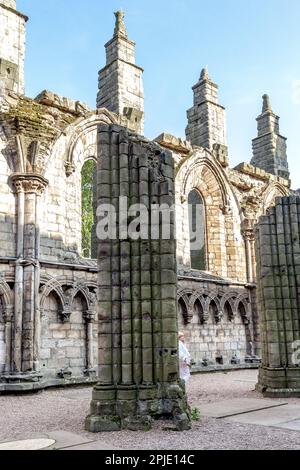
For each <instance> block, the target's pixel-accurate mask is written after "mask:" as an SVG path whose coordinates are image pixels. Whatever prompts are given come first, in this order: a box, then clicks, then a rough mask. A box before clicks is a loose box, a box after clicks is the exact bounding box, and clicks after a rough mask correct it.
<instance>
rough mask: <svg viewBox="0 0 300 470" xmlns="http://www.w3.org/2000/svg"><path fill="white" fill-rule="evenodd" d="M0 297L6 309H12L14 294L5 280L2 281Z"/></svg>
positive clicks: (0, 281)
mask: <svg viewBox="0 0 300 470" xmlns="http://www.w3.org/2000/svg"><path fill="white" fill-rule="evenodd" d="M0 297H2V299H3V307H4V309H9V308H11V309H12V306H13V292H12V290H11V288H10V287H9V285H8V284H7V282H6V281H5V280H4V279H0Z"/></svg>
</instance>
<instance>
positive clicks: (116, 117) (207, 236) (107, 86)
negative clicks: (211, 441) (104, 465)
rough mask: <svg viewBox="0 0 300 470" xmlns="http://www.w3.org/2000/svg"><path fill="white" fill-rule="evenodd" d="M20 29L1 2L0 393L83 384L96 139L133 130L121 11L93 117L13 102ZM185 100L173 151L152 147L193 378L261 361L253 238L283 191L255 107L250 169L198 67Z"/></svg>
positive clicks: (89, 375) (93, 341) (133, 70)
mask: <svg viewBox="0 0 300 470" xmlns="http://www.w3.org/2000/svg"><path fill="white" fill-rule="evenodd" d="M27 20H28V18H27V17H26V16H25V15H23V14H21V13H20V12H18V11H17V9H16V2H15V1H14V0H6V1H3V0H2V1H1V0H0V25H1V27H0V38H1V41H0V88H1V92H0V377H1V378H0V390H19V389H21V390H24V389H29V390H30V389H33V388H43V387H45V386H49V385H57V384H64V383H81V382H93V381H95V380H96V372H97V364H98V359H97V357H98V351H97V332H98V327H99V326H100V327H101V320H100V319H99V318H98V314H97V309H96V304H97V302H96V294H97V282H98V281H97V261H96V257H97V256H96V244H97V240H96V230H95V224H96V217H95V212H96V197H95V194H96V171H95V168H96V164H97V161H98V159H99V158H101V151H102V150H101V148H98V144H97V129H98V127H99V125H103V124H106V125H120V126H123V127H125V128H127V129H128V130H129V131H132V132H134V133H136V134H138V135H140V134H143V132H144V119H145V115H144V90H143V83H142V76H143V70H142V68H141V67H140V66H139V65H137V64H136V63H135V43H134V42H133V41H131V40H130V39H129V37H128V34H127V31H126V27H125V23H124V14H123V13H122V12H117V13H116V23H115V29H114V32H113V37H112V38H111V40H110V41H108V43H106V46H105V48H106V64H104V67H102V68H101V70H100V72H99V88H98V91H97V90H95V95H96V94H97V105H96V109H91V108H90V107H88V106H87V105H85V104H84V103H82V102H81V101H73V100H70V99H68V98H65V97H61V96H59V95H58V94H56V93H53V92H51V91H47V90H44V91H42V92H41V93H39V95H38V96H37V97H35V98H34V99H33V98H30V97H27V96H26V95H25V91H24V90H25V88H24V54H25V26H26V22H27ZM1 35H2V36H1ZM193 92H194V101H193V106H192V107H191V108H190V109H189V111H188V115H187V129H186V140H184V139H182V138H178V137H175V136H172V135H170V134H166V133H164V132H162V133H161V135H159V136H158V137H157V138H156V139H155V144H153V145H156V144H158V145H159V146H160V148H162V149H164V150H165V151H166V152H170V153H171V155H172V158H173V161H174V165H175V206H176V211H175V212H176V214H175V219H176V240H177V241H176V253H177V266H178V269H177V274H178V290H177V301H178V321H179V325H180V328H181V329H184V331H185V333H186V337H187V343H188V347H189V349H190V351H191V353H192V356H193V360H194V362H195V366H196V367H198V368H200V369H202V368H208V367H213V368H214V367H234V365H235V364H238V363H239V366H246V364H248V363H253V362H257V361H258V360H259V359H258V358H257V356H260V352H261V348H260V327H259V324H258V316H257V308H256V255H255V247H254V240H255V237H254V226H255V224H256V223H257V220H258V218H259V217H260V216H261V215H263V214H265V213H266V211H267V209H268V208H269V207H271V206H273V205H274V201H275V198H276V197H277V196H288V195H289V194H290V192H291V190H290V181H289V179H288V178H289V173H288V164H287V155H286V140H285V139H284V138H283V137H282V136H281V133H280V131H279V119H278V117H277V116H276V114H275V113H274V112H273V111H272V108H271V104H270V99H269V98H268V97H266V96H264V98H263V108H262V113H261V114H260V116H259V117H258V136H257V137H256V138H255V139H254V142H253V159H252V164H249V163H241V164H240V165H238V166H237V167H236V168H231V167H230V165H229V161H230V149H228V146H227V138H226V111H225V109H224V107H223V106H222V105H221V104H220V102H219V96H218V94H219V89H218V86H217V85H216V84H215V83H214V81H213V80H212V79H211V77H210V75H209V73H208V71H207V70H206V69H204V70H203V71H202V72H201V75H200V78H199V80H198V81H197V83H196V85H195V86H194V87H193ZM137 139H140V140H141V143H142V142H143V139H144V138H143V137H137ZM249 160H250V157H249ZM189 207H190V208H191V210H189ZM196 219H198V220H200V228H199V233H198V238H199V240H200V245H199V246H198V247H197V248H196V249H195V248H193V247H192V244H191V239H192V232H193V228H194V226H195V220H196ZM99 323H100V325H99Z"/></svg>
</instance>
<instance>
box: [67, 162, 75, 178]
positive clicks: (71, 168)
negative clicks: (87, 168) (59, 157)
mask: <svg viewBox="0 0 300 470" xmlns="http://www.w3.org/2000/svg"><path fill="white" fill-rule="evenodd" d="M65 170H66V175H67V176H71V175H72V174H73V173H74V172H75V165H74V164H73V163H71V162H65Z"/></svg>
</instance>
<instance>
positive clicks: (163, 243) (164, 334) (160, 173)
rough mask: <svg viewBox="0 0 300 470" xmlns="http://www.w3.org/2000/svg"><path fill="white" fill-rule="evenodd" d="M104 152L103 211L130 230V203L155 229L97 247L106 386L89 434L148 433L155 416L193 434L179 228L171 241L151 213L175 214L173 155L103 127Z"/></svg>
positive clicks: (97, 396) (99, 392)
mask: <svg viewBox="0 0 300 470" xmlns="http://www.w3.org/2000/svg"><path fill="white" fill-rule="evenodd" d="M99 149H100V152H99V157H100V158H99V159H98V180H97V181H98V191H97V194H98V207H101V205H108V204H109V205H112V206H113V207H114V208H115V211H116V214H117V217H116V222H117V226H120V225H121V224H122V225H124V222H125V224H126V226H127V225H129V223H130V215H127V214H125V215H124V213H123V212H122V211H119V209H120V198H127V200H128V204H129V205H130V206H134V205H138V204H143V206H144V207H145V208H146V209H147V212H148V218H149V226H148V227H147V233H144V234H143V239H139V240H133V239H132V238H131V237H130V236H129V235H127V237H125V236H124V237H122V238H121V237H118V238H116V239H114V240H109V239H106V240H104V239H103V240H101V239H100V240H99V241H98V270H99V273H98V284H99V299H100V302H99V308H98V315H99V318H98V320H99V339H98V347H99V383H98V384H97V385H96V386H95V388H94V392H93V400H92V404H91V415H90V416H88V418H87V421H86V428H87V429H88V430H89V431H92V432H100V431H115V430H118V429H122V428H128V429H133V430H137V429H145V430H147V429H149V428H150V427H151V420H152V417H153V416H154V417H159V416H168V417H173V418H174V421H175V423H176V425H177V427H178V429H180V430H183V429H189V427H190V425H189V410H188V405H187V401H186V397H185V390H184V388H183V386H182V384H181V381H180V380H179V368H178V324H177V323H178V320H177V272H176V242H175V220H174V217H173V220H172V218H171V227H170V239H169V240H164V239H163V238H162V230H161V229H162V223H161V221H160V219H159V218H158V219H157V218H156V217H155V216H154V214H153V213H152V211H151V205H152V204H154V203H155V204H158V205H159V206H162V205H163V204H164V205H165V206H168V207H170V208H171V207H172V206H173V207H174V202H175V182H174V161H173V158H172V154H171V152H167V151H164V150H163V149H162V148H160V147H159V146H158V145H157V144H154V143H152V142H147V141H146V140H145V139H143V140H141V139H140V138H137V137H136V136H135V135H131V134H129V133H128V132H127V131H126V130H125V129H122V128H120V127H118V126H115V125H112V126H100V127H99ZM173 216H174V213H173ZM154 224H158V232H159V233H158V236H156V237H153V236H152V232H151V227H153V225H154ZM142 230H143V229H142Z"/></svg>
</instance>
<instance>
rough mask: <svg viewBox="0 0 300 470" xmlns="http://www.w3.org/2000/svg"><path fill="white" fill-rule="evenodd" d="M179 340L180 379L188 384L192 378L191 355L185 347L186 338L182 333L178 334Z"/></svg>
mask: <svg viewBox="0 0 300 470" xmlns="http://www.w3.org/2000/svg"><path fill="white" fill-rule="evenodd" d="M178 339H179V369H180V378H181V379H182V380H184V381H185V382H186V383H187V382H188V380H189V379H190V376H191V355H190V353H189V352H188V349H187V347H186V345H185V338H184V334H183V333H182V332H179V333H178Z"/></svg>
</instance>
